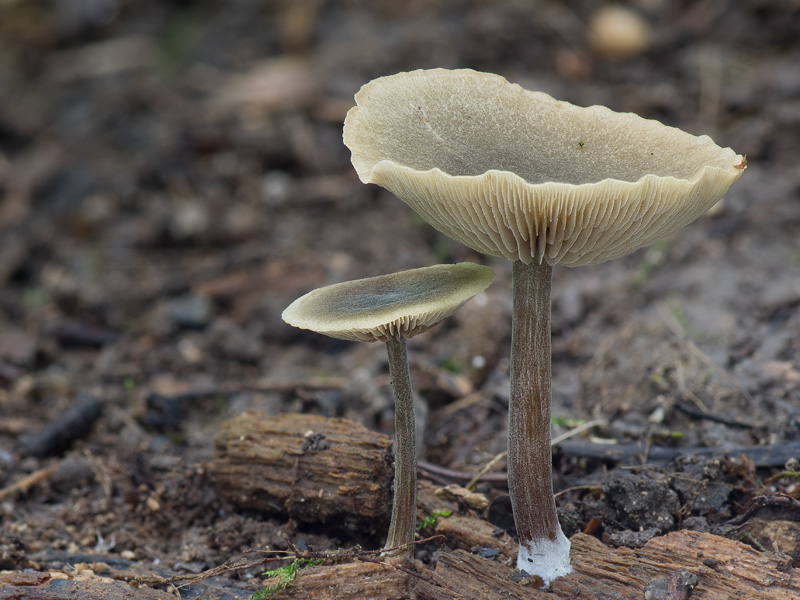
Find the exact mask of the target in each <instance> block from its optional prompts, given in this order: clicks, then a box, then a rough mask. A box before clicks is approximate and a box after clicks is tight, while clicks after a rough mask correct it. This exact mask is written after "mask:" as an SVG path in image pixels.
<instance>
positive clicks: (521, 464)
mask: <svg viewBox="0 0 800 600" xmlns="http://www.w3.org/2000/svg"><path fill="white" fill-rule="evenodd" d="M552 270H553V268H552V267H551V266H550V265H548V264H547V263H545V262H543V263H537V262H531V263H530V264H527V265H526V264H525V263H523V262H521V261H516V262H515V263H514V268H513V274H512V277H513V298H514V303H513V312H512V328H511V374H510V375H511V395H510V399H509V408H508V491H509V494H510V496H511V505H512V507H513V509H514V521H515V522H516V526H517V534H518V535H519V554H518V556H517V568H518V569H520V570H521V571H525V572H527V573H530V574H533V575H538V576H539V577H541V578H542V580H543V581H544V584H545V586H548V585H550V582H551V581H552V580H553V579H555V578H557V577H561V576H562V575H566V574H567V573H570V572H571V571H572V567H570V564H569V547H570V544H569V540H568V539H567V537H566V536H565V535H564V534H563V533H562V532H561V526H560V525H559V523H558V517H557V516H556V505H555V500H554V497H553V481H552V458H551V450H550V400H551V384H550V382H551V378H552V377H551V358H550V284H551V280H552V276H551V275H552Z"/></svg>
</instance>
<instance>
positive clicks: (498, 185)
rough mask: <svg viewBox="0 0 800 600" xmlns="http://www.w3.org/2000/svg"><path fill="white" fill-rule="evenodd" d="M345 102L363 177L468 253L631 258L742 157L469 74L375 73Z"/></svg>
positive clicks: (692, 213)
mask: <svg viewBox="0 0 800 600" xmlns="http://www.w3.org/2000/svg"><path fill="white" fill-rule="evenodd" d="M356 102H357V106H356V107H354V108H352V109H351V110H350V112H349V113H348V114H347V119H346V120H345V126H344V142H345V144H346V145H347V146H348V147H349V148H350V150H351V152H352V162H353V166H355V168H356V171H357V172H358V175H359V177H360V178H361V181H363V182H364V183H376V184H378V185H380V186H383V187H385V188H386V189H388V190H389V191H391V192H392V193H394V194H395V195H396V196H398V197H399V198H400V199H401V200H403V201H404V202H406V203H407V204H409V205H410V206H411V207H412V208H413V209H414V210H415V211H416V212H417V213H419V214H420V216H422V218H423V219H425V220H426V221H427V222H428V223H430V224H431V225H433V226H434V227H435V228H436V229H438V230H439V231H441V232H443V233H444V234H446V235H447V236H449V237H451V238H453V239H454V240H457V241H459V242H461V243H463V244H465V245H467V246H469V247H470V248H473V249H475V250H478V251H479V252H483V253H485V254H491V255H494V256H502V257H505V258H508V259H510V260H522V261H524V262H526V263H530V262H531V261H538V262H541V261H546V262H548V263H550V264H551V265H554V264H556V263H560V264H563V265H566V266H571V267H572V266H578V265H586V264H593V263H599V262H603V261H606V260H609V259H612V258H617V257H620V256H623V255H625V254H628V253H630V252H633V251H634V250H636V249H638V248H641V247H642V246H646V245H647V244H650V243H651V242H653V241H655V240H657V239H659V238H662V237H665V236H667V235H669V234H671V233H672V232H674V231H676V230H678V229H680V228H681V227H683V226H684V225H686V224H687V223H690V222H691V221H693V220H695V219H696V218H697V217H699V216H700V215H701V214H702V213H703V212H705V211H706V210H708V208H710V207H711V206H712V205H713V204H714V203H715V202H716V201H717V200H719V198H720V197H721V196H722V195H723V194H724V193H725V192H726V191H727V189H728V188H729V187H730V186H731V185H732V184H733V182H734V181H736V180H737V179H738V178H739V177H740V176H741V174H742V172H743V171H744V168H745V164H746V163H745V159H744V158H743V157H742V156H741V155H738V154H736V153H735V152H734V151H733V150H731V149H730V148H720V147H719V146H717V145H716V144H715V143H714V142H713V141H712V140H711V138H709V137H708V136H700V137H696V136H693V135H690V134H688V133H686V132H684V131H681V130H680V129H676V128H674V127H668V126H666V125H663V124H662V123H659V122H658V121H653V120H648V119H643V118H641V117H639V116H637V115H634V114H631V113H616V112H613V111H611V110H609V109H608V108H606V107H604V106H590V107H588V108H582V107H578V106H575V105H573V104H570V103H568V102H561V101H557V100H554V99H553V98H551V97H550V96H548V95H547V94H543V93H541V92H531V91H528V90H524V89H523V88H521V87H520V86H518V85H516V84H512V83H509V82H508V81H506V80H505V79H504V78H502V77H500V76H499V75H491V74H488V73H479V72H476V71H471V70H467V69H464V70H455V71H449V70H446V69H432V70H421V71H412V72H409V73H399V74H397V75H392V76H389V77H381V78H379V79H376V80H374V81H372V82H370V83H368V84H366V85H365V86H364V87H363V88H361V91H360V92H359V93H358V94H356Z"/></svg>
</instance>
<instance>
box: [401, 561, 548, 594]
mask: <svg viewBox="0 0 800 600" xmlns="http://www.w3.org/2000/svg"><path fill="white" fill-rule="evenodd" d="M513 572H514V571H513V570H512V569H511V568H510V567H505V566H503V565H501V564H499V563H496V562H494V561H492V560H489V559H486V558H481V557H479V556H475V555H474V554H470V553H469V552H466V551H464V550H456V551H455V552H452V553H448V554H443V555H442V556H441V558H439V562H438V564H437V566H436V570H435V571H434V572H433V573H432V574H430V576H429V577H428V578H426V579H423V580H420V581H419V584H418V585H417V588H416V593H417V598H418V600H461V599H462V598H480V599H481V600H501V599H508V600H516V599H519V600H557V598H558V596H554V595H552V594H549V593H547V592H543V591H541V590H537V589H535V588H532V587H530V586H527V585H521V584H519V583H517V582H515V581H514V580H513V579H512V578H511V576H512V574H513Z"/></svg>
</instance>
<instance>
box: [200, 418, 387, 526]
mask: <svg viewBox="0 0 800 600" xmlns="http://www.w3.org/2000/svg"><path fill="white" fill-rule="evenodd" d="M214 447H215V455H214V461H213V463H212V467H211V476H212V479H213V481H214V484H215V486H216V488H217V489H218V490H219V492H220V494H221V495H222V496H224V497H225V498H227V499H228V500H230V501H231V502H233V503H235V504H237V505H239V506H241V507H243V508H249V509H256V510H263V511H273V512H274V511H280V512H282V513H285V514H289V515H291V516H292V517H294V518H297V519H299V520H303V521H310V522H325V521H329V520H331V519H332V518H343V519H345V520H348V519H350V520H353V519H354V520H356V521H359V520H360V521H366V520H369V521H370V522H371V523H372V524H373V525H375V524H377V523H380V522H381V521H382V520H385V519H386V518H387V517H388V514H389V512H390V510H391V502H392V500H391V493H390V491H391V484H392V454H391V441H390V440H389V438H388V437H386V436H385V435H382V434H379V433H375V432H372V431H369V430H368V429H366V428H365V427H362V426H361V425H357V424H356V423H353V422H351V421H347V420H344V419H328V418H324V417H318V416H314V415H300V414H285V415H278V416H275V417H271V416H268V415H266V414H263V413H259V412H255V411H249V412H246V413H244V414H242V415H239V416H238V417H236V418H234V419H231V420H229V421H226V422H225V423H223V425H222V427H221V429H220V432H219V434H218V435H217V437H216V439H215V440H214Z"/></svg>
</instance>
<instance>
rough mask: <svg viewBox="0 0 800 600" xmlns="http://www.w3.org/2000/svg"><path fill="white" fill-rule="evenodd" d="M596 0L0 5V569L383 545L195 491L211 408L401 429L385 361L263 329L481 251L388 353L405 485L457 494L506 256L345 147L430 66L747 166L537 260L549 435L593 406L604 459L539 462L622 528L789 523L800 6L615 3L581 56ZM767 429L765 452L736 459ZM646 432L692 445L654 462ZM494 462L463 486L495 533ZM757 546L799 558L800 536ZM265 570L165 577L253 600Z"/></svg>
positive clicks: (567, 452) (653, 531) (498, 489)
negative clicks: (459, 299)
mask: <svg viewBox="0 0 800 600" xmlns="http://www.w3.org/2000/svg"><path fill="white" fill-rule="evenodd" d="M595 4H596V3H594V2H586V1H583V0H575V1H569V2H563V3H562V2H545V1H536V2H516V1H513V0H507V1H503V2H481V1H479V0H461V1H459V0H436V1H429V2H421V1H413V2H395V1H392V2H389V1H384V0H370V1H368V2H367V1H358V0H349V1H347V2H323V1H322V0H309V1H307V2H299V1H285V2H284V1H268V2H255V1H249V0H242V1H238V2H226V3H214V2H208V1H196V2H192V1H181V2H178V1H172V2H155V1H152V0H140V1H137V2H128V1H124V0H103V1H97V2H82V1H80V0H58V1H55V0H50V1H46V0H36V1H30V2H22V1H14V0H10V1H8V0H6V1H0V417H2V418H1V419H0V489H3V491H2V492H0V570H1V569H9V570H23V569H34V570H47V569H51V570H52V569H58V568H62V567H63V568H66V567H65V565H67V564H74V563H75V562H81V561H83V562H87V561H89V562H90V561H91V560H101V559H102V560H103V561H105V562H106V563H108V564H117V565H123V566H125V567H126V568H128V567H131V568H133V566H136V565H138V566H139V567H141V566H142V565H145V566H147V569H150V570H151V571H152V572H156V571H157V570H158V569H164V572H170V573H179V574H180V573H184V574H192V573H198V572H201V571H203V570H205V569H209V568H212V567H215V566H217V565H221V564H223V563H224V562H225V561H228V560H231V559H233V560H236V559H239V558H242V557H243V556H248V555H247V554H245V552H246V551H248V550H251V549H256V550H261V549H264V548H265V547H266V546H269V547H270V548H273V549H285V548H288V547H290V545H292V544H294V545H296V546H297V547H299V548H301V549H302V548H314V549H317V550H327V549H335V548H349V547H352V546H354V545H355V544H361V545H362V546H363V547H367V548H378V547H380V544H381V542H382V538H383V535H384V530H383V529H382V528H381V527H382V524H380V525H381V526H376V527H373V528H369V529H368V530H365V531H364V532H362V533H361V534H359V533H358V532H354V531H353V530H352V529H343V528H337V527H336V526H335V524H331V523H328V524H319V523H298V522H295V521H294V520H289V519H286V518H285V517H282V516H281V515H280V514H278V513H275V514H270V513H268V512H256V511H245V510H242V509H239V508H237V507H236V506H234V505H232V504H230V503H228V502H227V501H225V500H223V499H222V497H221V495H219V494H218V492H217V490H215V488H214V485H213V483H212V481H211V478H210V477H209V464H210V462H211V461H212V459H213V449H214V446H213V438H214V435H215V433H216V432H217V431H218V430H219V427H220V424H221V422H222V421H224V420H226V419H229V418H231V417H233V416H235V415H237V414H240V413H242V412H243V411H245V410H247V409H257V410H259V411H263V412H266V413H268V414H277V413H281V412H306V413H312V414H319V415H323V416H331V417H345V418H347V419H351V420H353V421H355V422H357V423H360V424H363V425H365V426H367V427H368V428H370V429H373V430H377V431H380V432H383V433H385V434H387V435H391V433H392V428H393V421H392V402H391V393H390V388H389V380H388V375H387V367H386V359H385V350H384V348H383V346H382V345H377V344H351V343H346V342H338V341H334V340H331V339H328V338H325V337H321V336H317V335H315V334H312V333H309V332H304V331H300V330H296V329H292V328H290V327H289V326H287V325H285V324H284V323H283V322H282V321H281V319H280V313H281V311H282V310H283V308H285V307H286V306H287V305H288V304H289V303H290V302H291V301H292V300H293V299H295V298H296V297H298V296H299V295H301V294H303V293H305V292H307V291H309V290H310V289H313V288H315V287H319V286H322V285H325V284H330V283H335V282H339V281H344V280H348V279H354V278H359V277H366V276H370V275H378V274H382V273H387V272H392V271H397V270H402V269H406V268H412V267H419V266H426V265H430V264H435V263H441V262H456V261H465V260H468V261H473V262H478V263H482V264H488V265H490V266H492V267H493V268H494V269H495V270H496V271H497V274H498V277H497V281H496V282H495V284H493V285H492V286H491V287H490V288H489V289H488V290H487V291H486V292H485V293H484V294H481V295H480V296H478V297H477V298H476V299H475V300H473V301H471V302H470V303H468V304H467V305H465V306H464V307H463V308H462V309H461V310H460V311H458V312H457V313H456V314H455V315H454V316H453V317H452V318H451V319H449V320H448V321H447V322H446V323H445V324H443V325H441V326H439V327H438V328H435V329H433V330H431V331H430V332H427V333H425V334H423V335H420V336H418V337H416V338H414V339H413V340H412V341H411V342H410V344H409V354H410V357H411V363H412V375H413V377H414V380H415V384H416V386H417V389H418V390H419V392H420V395H421V397H422V398H423V399H424V402H423V403H421V413H420V416H421V418H420V421H421V425H422V426H423V427H424V435H423V436H421V439H422V441H423V443H424V447H423V448H422V455H421V456H422V458H423V460H424V462H426V463H430V464H433V465H435V466H439V467H444V468H446V469H448V470H449V471H450V472H448V473H445V474H444V475H442V474H434V475H430V473H431V471H430V470H427V471H426V470H425V469H424V468H423V469H422V470H421V471H420V474H421V477H426V476H430V477H432V478H434V480H435V481H436V483H437V484H447V483H460V484H464V483H466V481H467V480H468V479H469V478H471V477H472V475H474V474H475V473H476V472H477V471H478V470H479V469H480V467H482V466H483V465H485V464H486V463H487V462H488V461H489V460H491V458H492V457H494V456H495V455H496V454H497V453H499V452H501V451H502V450H504V449H505V431H506V425H505V419H506V398H507V391H508V383H507V366H508V363H507V354H508V349H509V343H510V327H509V325H510V323H509V321H510V310H511V308H510V303H511V300H510V265H509V264H508V263H507V262H506V261H501V260H495V259H492V258H489V257H485V256H482V255H479V254H476V253H475V252H473V251H472V250H469V249H467V248H465V247H463V246H460V245H458V244H456V243H455V242H452V241H450V240H449V239H447V238H445V237H444V236H442V235H441V234H439V233H437V232H436V231H435V230H433V229H432V228H430V227H429V226H427V225H426V224H424V223H423V222H422V221H421V220H419V219H418V218H416V217H415V215H414V214H413V213H412V212H411V211H410V210H409V209H408V207H407V206H406V205H405V204H403V203H402V202H400V201H398V200H397V199H396V198H394V197H392V196H391V195H390V194H388V193H387V192H385V191H383V190H382V189H379V188H377V187H375V186H365V185H362V184H361V183H360V182H359V181H358V178H357V177H356V174H355V172H354V170H353V168H352V166H351V165H350V162H349V152H348V151H347V149H346V148H345V147H344V145H343V144H342V142H341V129H342V121H343V119H344V115H345V113H346V111H347V110H348V108H349V107H350V106H352V105H353V100H352V98H353V94H354V93H355V92H356V91H357V90H358V88H359V87H360V86H361V85H362V84H363V83H365V82H367V81H369V80H370V79H372V78H374V77H376V76H379V75H383V74H390V73H394V72H397V71H402V70H408V69H413V68H421V67H434V66H442V67H471V68H475V69H478V70H485V71H492V72H497V73H500V74H502V75H504V76H506V77H507V78H508V79H510V80H512V81H516V82H519V83H520V84H522V85H523V86H524V87H527V88H530V89H538V90H542V91H546V92H548V93H550V94H552V95H554V96H556V97H558V98H560V99H563V100H568V101H571V102H574V103H577V104H581V105H588V104H604V105H606V106H609V107H610V108H612V109H614V110H618V111H632V112H636V113H638V114H640V115H643V116H645V117H650V118H657V119H659V120H661V121H663V122H664V123H666V124H669V125H674V126H677V127H680V128H683V129H685V130H687V131H689V132H691V133H694V134H698V135H699V134H709V135H711V136H712V137H713V138H714V140H715V141H716V142H717V143H718V144H720V145H721V146H730V147H732V148H734V149H735V150H736V151H737V152H738V153H742V154H746V155H747V161H748V168H747V172H746V173H745V174H744V176H743V177H742V178H741V180H740V181H738V182H737V183H736V184H735V185H734V186H733V188H732V189H731V190H730V192H729V193H728V194H727V195H726V196H725V198H724V199H723V200H722V201H721V203H720V204H719V205H718V206H717V207H715V208H714V209H713V210H712V211H710V213H709V214H708V215H705V216H703V217H702V218H701V219H699V220H698V221H697V222H696V223H694V224H692V225H690V226H688V227H686V228H685V229H684V230H683V231H681V232H678V233H677V234H675V235H674V236H672V237H671V238H669V239H666V240H662V241H660V242H657V243H656V244H653V245H652V246H651V247H649V248H645V249H643V250H640V251H638V252H636V253H634V254H632V255H630V256H627V257H625V258H622V259H619V260H615V261H611V262H608V263H604V264H601V265H597V266H591V267H581V268H577V269H567V268H556V269H555V270H554V289H553V293H554V303H553V375H554V381H553V415H554V417H556V420H555V424H554V434H555V435H558V434H562V433H565V432H566V431H569V430H570V429H572V428H574V427H575V426H577V425H579V424H580V423H581V422H585V421H592V420H600V421H602V424H599V425H596V426H594V427H593V428H591V429H590V430H588V431H586V432H584V433H583V434H581V436H580V439H582V440H583V442H585V444H584V446H586V445H587V444H588V445H593V446H594V447H595V448H596V447H598V446H599V445H598V444H597V443H596V442H598V441H601V440H602V441H612V442H615V443H618V444H623V446H620V447H619V453H618V454H615V455H614V456H613V457H611V458H609V457H608V456H604V455H602V454H600V455H598V454H597V453H594V454H593V453H591V452H590V453H588V454H587V452H584V451H580V452H579V451H578V449H577V446H575V445H574V444H573V445H572V446H570V444H569V443H565V444H564V445H563V446H562V447H561V448H560V449H559V448H557V449H556V451H555V454H554V461H555V468H554V471H555V487H556V491H557V492H558V493H559V496H558V499H559V504H560V507H559V510H560V511H561V517H562V521H563V524H564V528H565V530H566V532H567V534H572V533H575V532H578V531H587V532H589V533H591V534H593V535H595V536H597V537H599V538H601V539H602V540H603V541H604V542H606V543H607V544H609V545H612V546H620V545H622V546H630V547H636V546H640V545H642V544H644V543H645V542H646V541H647V539H649V538H650V537H653V536H657V535H663V534H666V533H668V532H670V531H673V530H676V529H680V528H692V529H697V530H701V531H711V532H713V533H718V534H720V535H728V536H736V537H737V539H738V537H742V531H743V530H742V525H743V523H745V522H746V520H747V519H748V518H749V517H750V516H752V515H753V514H754V512H753V511H756V512H759V514H760V515H761V517H762V518H767V517H765V515H769V518H774V519H779V520H780V519H782V520H790V521H791V520H796V517H797V515H796V514H788V513H787V511H789V508H786V507H788V506H790V505H788V504H785V503H784V504H781V503H780V498H781V497H786V496H790V497H792V498H794V499H797V498H800V483H798V473H797V472H798V470H800V469H798V467H797V463H796V462H794V463H791V462H790V463H789V464H788V465H786V464H785V463H786V461H788V460H789V459H791V458H792V457H794V458H800V452H798V450H797V448H798V446H797V442H798V440H800V169H798V164H800V7H798V5H797V3H791V2H782V1H778V0H748V1H739V2H725V1H724V0H718V1H708V2H701V3H696V2H666V1H662V0H649V1H644V0H642V1H635V2H631V3H630V5H631V6H632V10H633V11H634V12H636V13H638V14H639V15H641V16H643V18H644V19H645V20H646V21H647V22H649V23H650V25H651V31H650V35H649V38H648V48H647V49H646V50H644V51H642V52H638V53H636V54H635V55H633V56H630V57H627V58H613V57H609V56H606V55H604V54H603V52H602V51H601V49H599V48H598V47H596V46H593V45H592V43H591V41H590V40H591V33H590V32H591V27H590V23H591V20H592V15H593V11H594V10H595V8H594V7H595ZM310 380H314V381H319V380H323V381H329V382H332V383H331V384H330V386H329V387H326V386H314V385H308V382H309V381H310ZM572 441H575V440H572ZM624 444H627V445H624ZM792 444H794V445H792ZM767 445H769V446H771V449H772V450H774V452H773V455H772V459H771V460H760V459H758V460H757V459H756V458H753V457H752V456H750V455H747V454H746V453H745V454H743V450H745V449H748V448H753V447H756V446H767ZM663 448H672V449H680V450H681V452H680V453H677V452H676V453H675V454H674V455H672V457H668V458H667V459H664V460H649V459H648V457H649V456H650V451H651V450H652V452H653V456H656V455H657V451H658V450H659V449H663ZM698 448H703V449H706V452H705V454H703V455H702V456H695V455H693V450H696V449H698ZM787 448H788V450H786V449H787ZM708 449H713V451H708ZM675 456H678V458H675ZM775 457H777V458H775ZM425 466H426V465H425V464H424V463H423V464H422V467H425ZM503 467H504V464H503V463H502V462H501V463H500V464H498V465H497V466H496V467H495V469H494V470H493V472H492V474H491V475H492V476H490V477H488V478H487V480H486V481H485V482H483V483H481V484H480V485H479V490H480V491H483V492H484V493H485V494H486V495H487V496H488V497H489V498H490V499H491V500H492V501H493V502H492V505H491V506H490V509H489V518H490V520H491V521H492V522H494V523H495V524H497V525H499V526H500V527H508V526H509V519H508V510H507V498H506V496H505V495H504V484H503V482H502V473H503V472H504V468H503ZM782 472H785V473H786V474H784V475H780V473H782ZM426 473H427V474H429V475H426ZM32 474H33V475H34V477H33V480H27V481H26V480H25V478H26V477H28V476H29V475H32ZM21 481H22V482H23V485H22V487H21V489H20V488H19V487H13V486H14V484H16V483H18V482H21ZM754 535H755V534H754ZM750 537H751V538H753V539H752V541H751V542H752V543H753V544H755V545H757V546H761V547H762V548H764V547H766V548H767V549H771V550H779V551H781V552H784V553H786V554H788V555H792V553H794V556H795V560H797V556H798V547H799V546H800V538H798V539H795V542H796V545H794V547H791V544H790V543H788V542H787V541H786V540H787V539H789V538H783V539H781V540H775V539H769V536H768V535H767V534H764V535H762V536H761V537H760V538H759V537H758V536H757V535H755V537H754V536H750ZM748 539H749V538H748ZM787 544H789V545H787ZM776 545H777V547H776ZM435 550H436V547H434V546H433V545H428V546H427V547H426V546H424V545H423V546H421V547H420V548H419V551H418V555H419V556H420V557H421V558H424V559H425V560H428V561H430V560H435V557H436V553H435ZM98 557H101V558H98ZM114 561H117V562H116V563H115V562H114ZM120 568H122V567H120ZM147 569H144V571H143V572H146V571H147ZM263 570H264V567H261V568H254V569H250V570H249V571H240V572H235V573H229V574H227V575H225V576H224V577H223V578H222V579H221V580H220V581H222V583H219V584H218V585H220V586H222V587H221V588H219V589H220V590H222V591H215V589H216V588H212V587H197V588H196V589H194V590H192V589H184V590H182V592H181V593H182V595H183V597H184V598H188V597H195V596H220V597H222V596H224V594H226V593H228V594H233V593H238V594H240V595H242V596H247V595H249V594H251V593H252V592H253V591H255V590H257V589H258V588H259V585H260V582H261V580H260V576H259V574H260V573H261V572H262V571H263ZM237 589H238V592H236V591H235V590H237ZM232 590H233V591H232Z"/></svg>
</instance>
